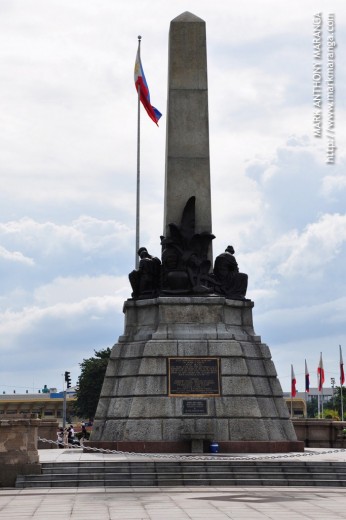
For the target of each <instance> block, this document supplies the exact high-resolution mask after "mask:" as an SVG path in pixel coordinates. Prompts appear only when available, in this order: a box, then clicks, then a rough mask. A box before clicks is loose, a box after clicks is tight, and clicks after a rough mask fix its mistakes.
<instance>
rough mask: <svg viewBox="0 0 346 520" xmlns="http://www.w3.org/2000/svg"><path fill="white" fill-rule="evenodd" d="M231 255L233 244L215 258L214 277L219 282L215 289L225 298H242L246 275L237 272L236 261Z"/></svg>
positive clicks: (243, 296) (246, 280)
mask: <svg viewBox="0 0 346 520" xmlns="http://www.w3.org/2000/svg"><path fill="white" fill-rule="evenodd" d="M233 255H234V248H233V246H228V247H227V248H226V250H225V252H224V253H221V255H219V256H217V257H216V258H215V262H214V277H215V279H216V281H217V282H219V285H218V286H216V287H215V291H216V292H218V293H220V294H223V295H224V296H226V298H230V299H241V300H244V299H245V296H246V290H247V283H248V276H247V274H245V273H240V272H239V268H238V263H237V261H236V259H235V257H234V256H233Z"/></svg>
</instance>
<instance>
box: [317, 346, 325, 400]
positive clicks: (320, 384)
mask: <svg viewBox="0 0 346 520" xmlns="http://www.w3.org/2000/svg"><path fill="white" fill-rule="evenodd" d="M317 382H318V391H319V392H321V390H322V388H323V383H324V368H323V361H322V352H321V356H320V362H319V365H318V368H317Z"/></svg>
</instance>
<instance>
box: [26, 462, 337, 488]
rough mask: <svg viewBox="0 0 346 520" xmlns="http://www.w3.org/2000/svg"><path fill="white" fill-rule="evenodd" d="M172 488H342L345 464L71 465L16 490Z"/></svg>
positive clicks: (51, 468)
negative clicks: (52, 488) (53, 488)
mask: <svg viewBox="0 0 346 520" xmlns="http://www.w3.org/2000/svg"><path fill="white" fill-rule="evenodd" d="M172 486H177V487H179V486H346V463H338V462H335V463H332V462H325V463H323V462H322V463H321V462H316V463H314V462H269V463H268V462H262V463H261V462H253V461H247V462H241V463H238V462H222V461H220V462H213V461H211V462H200V463H189V462H162V463H161V462H159V463H155V462H153V463H152V462H148V463H146V462H142V463H138V462H101V463H99V462H71V463H44V464H42V473H41V475H19V476H18V477H17V481H16V487H17V488H29V487H37V488H46V487H172Z"/></svg>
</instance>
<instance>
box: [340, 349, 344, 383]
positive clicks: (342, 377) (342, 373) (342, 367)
mask: <svg viewBox="0 0 346 520" xmlns="http://www.w3.org/2000/svg"><path fill="white" fill-rule="evenodd" d="M339 350H340V385H341V386H342V385H343V384H344V382H345V372H344V360H343V359H342V350H341V345H339Z"/></svg>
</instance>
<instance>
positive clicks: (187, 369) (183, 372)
mask: <svg viewBox="0 0 346 520" xmlns="http://www.w3.org/2000/svg"><path fill="white" fill-rule="evenodd" d="M220 393H221V391H220V359H219V358H211V357H205V358H203V357H196V358H193V357H186V358H183V357H178V358H168V395H170V396H182V395H195V396H212V395H213V396H219V395H220Z"/></svg>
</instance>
